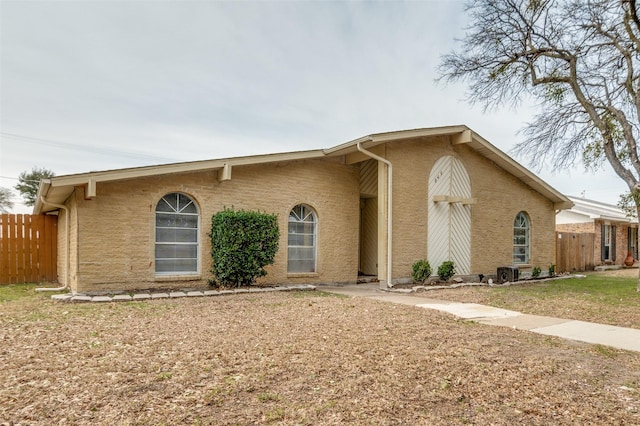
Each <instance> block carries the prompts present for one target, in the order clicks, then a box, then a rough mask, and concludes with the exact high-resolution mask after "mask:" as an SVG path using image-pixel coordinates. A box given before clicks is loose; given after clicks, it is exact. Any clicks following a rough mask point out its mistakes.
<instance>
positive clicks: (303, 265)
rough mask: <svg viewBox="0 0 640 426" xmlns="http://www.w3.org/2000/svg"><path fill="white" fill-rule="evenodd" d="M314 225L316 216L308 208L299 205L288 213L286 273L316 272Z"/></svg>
mask: <svg viewBox="0 0 640 426" xmlns="http://www.w3.org/2000/svg"><path fill="white" fill-rule="evenodd" d="M316 225H317V220H316V214H315V213H314V211H313V210H312V209H311V207H309V206H306V205H304V204H299V205H297V206H295V207H294V208H293V209H292V210H291V212H290V213H289V243H288V263H287V271H288V272H291V273H304V272H315V271H316V241H317V238H316V229H317V227H316Z"/></svg>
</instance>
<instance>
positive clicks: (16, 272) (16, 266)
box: [0, 214, 58, 284]
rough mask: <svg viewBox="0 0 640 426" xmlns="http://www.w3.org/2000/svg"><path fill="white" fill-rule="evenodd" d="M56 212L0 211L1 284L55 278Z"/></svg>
mask: <svg viewBox="0 0 640 426" xmlns="http://www.w3.org/2000/svg"><path fill="white" fill-rule="evenodd" d="M57 228H58V221H57V217H55V216H45V215H22V214H1V215H0V284H15V283H25V282H42V281H56V280H57V270H56V263H57V230H58V229H57Z"/></svg>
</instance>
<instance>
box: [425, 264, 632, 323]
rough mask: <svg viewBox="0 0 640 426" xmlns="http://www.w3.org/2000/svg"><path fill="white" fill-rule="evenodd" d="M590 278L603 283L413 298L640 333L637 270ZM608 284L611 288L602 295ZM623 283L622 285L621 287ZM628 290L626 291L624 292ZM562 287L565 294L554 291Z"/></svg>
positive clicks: (463, 291) (525, 286) (547, 283)
mask: <svg viewBox="0 0 640 426" xmlns="http://www.w3.org/2000/svg"><path fill="white" fill-rule="evenodd" d="M589 275H590V278H596V279H600V280H603V281H604V284H602V287H597V286H596V287H589V286H585V287H586V289H585V290H584V291H580V286H579V285H575V284H580V282H581V280H580V279H577V280H576V279H572V280H571V281H572V282H569V281H566V280H557V281H545V282H538V283H532V284H527V283H518V284H516V285H513V286H510V287H506V288H504V287H503V288H500V287H498V288H496V287H493V288H492V287H462V288H456V289H445V290H431V291H426V292H421V293H415V295H417V296H423V297H428V298H436V299H443V300H451V301H457V302H467V303H480V304H483V305H490V306H496V307H499V308H505V309H510V310H515V311H518V312H524V313H527V314H534V315H544V316H551V317H557V318H567V319H575V320H582V321H590V322H597V323H602V324H610V325H616V326H620V327H631V328H637V329H640V294H639V293H638V292H637V291H636V286H637V281H636V280H637V278H638V269H621V270H614V271H607V272H596V273H593V272H591V273H590V274H589ZM612 280H617V281H616V283H615V288H614V289H613V290H610V291H603V290H605V287H607V286H609V285H610V284H611V285H613V284H614V283H610V281H612ZM620 280H624V284H621V283H622V281H620ZM627 286H628V289H627ZM562 287H565V288H567V287H568V289H567V290H557V289H558V288H562Z"/></svg>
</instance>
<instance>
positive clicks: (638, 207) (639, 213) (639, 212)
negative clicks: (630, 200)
mask: <svg viewBox="0 0 640 426" xmlns="http://www.w3.org/2000/svg"><path fill="white" fill-rule="evenodd" d="M632 191H633V190H632ZM632 194H633V192H632ZM635 199H636V210H637V213H636V217H637V218H638V219H640V203H638V201H637V197H635ZM637 238H638V234H637V233H636V239H637ZM637 244H638V241H636V245H637ZM636 291H637V292H638V293H640V268H638V285H637V287H636Z"/></svg>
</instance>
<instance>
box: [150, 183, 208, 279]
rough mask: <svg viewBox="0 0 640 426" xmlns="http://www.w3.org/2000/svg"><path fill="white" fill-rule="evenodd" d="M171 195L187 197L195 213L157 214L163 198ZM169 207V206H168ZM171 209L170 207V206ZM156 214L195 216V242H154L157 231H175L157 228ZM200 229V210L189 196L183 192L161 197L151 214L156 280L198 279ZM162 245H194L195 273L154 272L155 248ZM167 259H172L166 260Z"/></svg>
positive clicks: (199, 273) (200, 251)
mask: <svg viewBox="0 0 640 426" xmlns="http://www.w3.org/2000/svg"><path fill="white" fill-rule="evenodd" d="M171 194H180V195H184V196H186V197H188V198H189V199H190V200H191V203H192V204H193V205H194V207H195V208H196V211H197V213H180V212H175V211H174V212H163V211H160V212H158V205H159V204H160V203H161V202H162V201H164V202H165V203H167V202H166V200H165V197H167V196H169V195H171ZM167 204H168V203H167ZM169 206H170V205H169ZM170 207H171V206H170ZM158 213H164V214H180V215H185V216H197V225H196V226H197V228H196V241H195V242H193V243H162V242H160V243H158V242H157V241H156V238H157V231H158V229H176V228H172V227H158V226H157V225H156V219H157V215H158ZM200 227H201V218H200V208H199V207H198V204H197V203H196V201H195V199H194V198H193V197H192V196H191V195H189V194H185V193H183V192H179V191H176V192H168V193H166V194H165V195H163V196H162V197H161V198H160V200H159V201H158V202H157V203H156V209H155V210H154V212H153V263H154V273H155V276H156V278H157V279H159V280H161V281H168V280H171V279H176V280H180V279H185V278H187V279H192V278H197V277H200V275H201V265H200V258H201V253H202V250H201V247H200ZM181 229H193V228H181ZM158 244H160V245H163V244H167V245H195V246H196V258H195V260H196V270H195V271H184V272H176V271H168V272H158V271H157V270H156V268H157V264H156V262H157V260H158V258H157V257H156V254H155V253H156V247H157V245H158ZM160 259H165V258H160ZM167 259H173V258H167Z"/></svg>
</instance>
